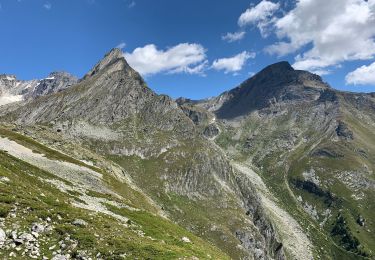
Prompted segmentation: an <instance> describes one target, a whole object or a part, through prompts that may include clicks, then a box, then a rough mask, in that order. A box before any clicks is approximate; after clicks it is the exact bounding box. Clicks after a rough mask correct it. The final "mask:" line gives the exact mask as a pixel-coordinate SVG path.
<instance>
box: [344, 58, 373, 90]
mask: <svg viewBox="0 0 375 260" xmlns="http://www.w3.org/2000/svg"><path fill="white" fill-rule="evenodd" d="M345 81H346V84H354V85H375V62H373V63H372V64H370V65H368V66H365V65H364V66H362V67H359V68H357V69H356V70H354V71H352V72H350V73H348V75H346V77H345Z"/></svg>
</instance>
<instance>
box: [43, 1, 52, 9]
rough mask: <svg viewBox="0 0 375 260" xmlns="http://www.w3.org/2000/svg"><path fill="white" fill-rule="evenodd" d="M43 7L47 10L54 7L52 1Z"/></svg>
mask: <svg viewBox="0 0 375 260" xmlns="http://www.w3.org/2000/svg"><path fill="white" fill-rule="evenodd" d="M43 7H44V8H45V9H47V10H50V9H51V8H52V4H51V3H50V2H46V3H45V4H44V5H43Z"/></svg>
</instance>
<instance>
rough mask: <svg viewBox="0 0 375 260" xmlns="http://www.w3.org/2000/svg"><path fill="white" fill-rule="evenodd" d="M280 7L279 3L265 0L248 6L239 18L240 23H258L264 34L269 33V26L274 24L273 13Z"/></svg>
mask: <svg viewBox="0 0 375 260" xmlns="http://www.w3.org/2000/svg"><path fill="white" fill-rule="evenodd" d="M279 8H280V5H279V3H273V2H271V1H267V0H263V1H261V2H260V3H259V4H257V5H256V6H254V7H251V8H248V9H247V10H246V11H245V12H244V13H242V14H241V15H240V17H239V18H238V25H239V26H241V27H244V26H246V25H256V26H257V27H258V29H259V30H260V32H261V34H262V36H264V37H265V36H267V35H268V30H267V28H268V27H269V25H271V24H272V22H273V20H274V18H273V17H272V15H273V14H274V13H275V12H276V11H277V10H278V9H279Z"/></svg>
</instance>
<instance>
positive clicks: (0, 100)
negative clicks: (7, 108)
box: [0, 94, 23, 106]
mask: <svg viewBox="0 0 375 260" xmlns="http://www.w3.org/2000/svg"><path fill="white" fill-rule="evenodd" d="M22 100H23V95H10V94H5V95H3V96H1V97H0V106H2V105H6V104H9V103H13V102H17V101H22Z"/></svg>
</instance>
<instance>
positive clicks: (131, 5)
mask: <svg viewBox="0 0 375 260" xmlns="http://www.w3.org/2000/svg"><path fill="white" fill-rule="evenodd" d="M135 5H136V2H135V1H131V2H130V3H129V4H128V8H133V7H134V6H135Z"/></svg>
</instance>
